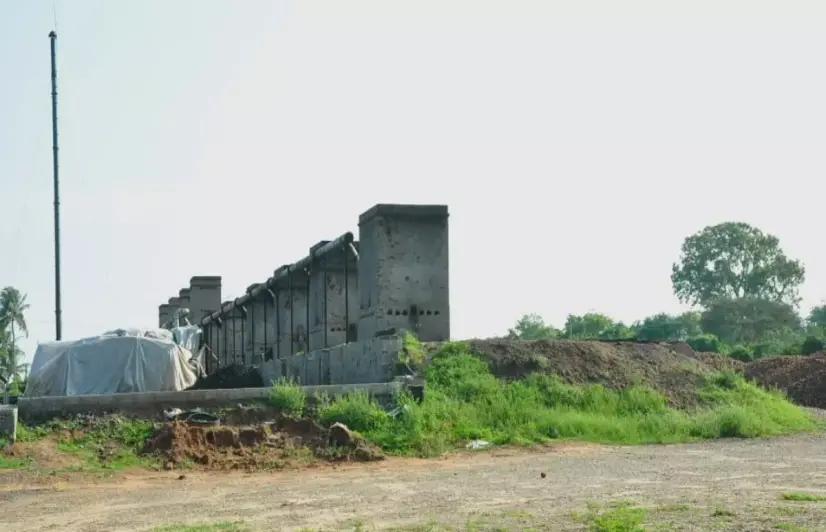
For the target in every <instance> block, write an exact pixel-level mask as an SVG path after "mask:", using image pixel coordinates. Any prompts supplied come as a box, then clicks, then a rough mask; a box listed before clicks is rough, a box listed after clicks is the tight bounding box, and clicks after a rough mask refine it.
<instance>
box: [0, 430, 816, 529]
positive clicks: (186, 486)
mask: <svg viewBox="0 0 826 532" xmlns="http://www.w3.org/2000/svg"><path fill="white" fill-rule="evenodd" d="M181 473H183V474H184V475H185V478H183V479H179V475H180V474H181ZM542 473H544V474H545V478H542V477H543V475H542ZM787 492H799V493H806V494H813V495H822V496H826V434H809V435H802V436H795V437H788V438H777V439H762V440H744V441H739V440H728V441H717V442H710V443H698V444H686V445H671V446H640V447H605V446H592V445H584V444H559V445H556V446H553V447H546V448H541V449H538V448H535V449H532V450H522V449H496V450H493V451H484V452H473V453H460V454H457V455H453V456H450V457H448V458H445V459H441V460H405V459H390V460H387V461H385V462H381V463H376V464H367V465H365V464H357V465H355V464H354V465H345V466H340V467H337V468H333V467H329V466H322V467H317V468H310V469H303V470H293V471H281V472H273V473H254V474H238V473H200V472H198V473H196V472H188V471H183V472H182V471H175V472H158V473H148V472H135V473H126V474H121V475H119V476H118V477H116V478H111V479H106V480H96V479H93V478H88V477H70V479H69V481H68V482H67V481H65V480H63V481H60V480H48V479H47V480H45V481H44V480H43V479H40V480H39V481H33V479H27V478H25V477H20V476H14V475H8V474H0V530H3V531H24V530H66V531H74V530H77V531H80V530H83V531H110V530H152V529H153V528H155V527H157V526H160V525H164V524H169V523H192V522H217V521H232V522H241V523H244V524H245V526H248V527H250V529H256V530H301V529H305V530H307V529H311V530H354V529H355V530H385V529H393V528H396V529H398V528H402V529H405V530H434V529H437V528H436V525H437V524H438V525H440V526H444V527H450V528H452V529H458V530H468V529H472V530H485V529H489V530H502V529H507V530H526V529H535V530H585V529H587V527H588V524H587V521H588V517H587V514H588V513H589V511H590V512H593V511H599V510H597V509H596V506H595V505H600V506H602V507H607V506H610V505H611V504H616V503H618V502H620V501H626V502H627V503H633V504H635V505H636V506H639V507H643V508H647V509H648V516H647V518H646V524H647V526H648V527H649V528H648V529H651V530H710V529H716V530H744V531H745V530H748V531H759V530H826V503H824V502H817V501H811V502H793V501H784V500H782V495H783V493H787ZM589 505H591V509H590V510H588V507H589ZM404 527H406V528H404ZM778 527H779V528H778ZM795 527H798V528H795ZM439 529H441V528H439Z"/></svg>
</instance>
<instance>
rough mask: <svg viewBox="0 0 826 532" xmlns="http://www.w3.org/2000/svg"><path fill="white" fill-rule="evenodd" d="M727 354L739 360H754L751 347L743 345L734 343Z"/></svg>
mask: <svg viewBox="0 0 826 532" xmlns="http://www.w3.org/2000/svg"><path fill="white" fill-rule="evenodd" d="M728 356H730V357H731V358H734V359H736V360H739V361H741V362H751V361H752V360H754V354H753V353H752V352H751V349H749V348H748V347H746V346H743V345H736V346H734V347H732V348H731V351H729V354H728Z"/></svg>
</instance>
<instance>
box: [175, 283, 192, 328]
mask: <svg viewBox="0 0 826 532" xmlns="http://www.w3.org/2000/svg"><path fill="white" fill-rule="evenodd" d="M191 293H192V292H191V290H190V289H189V288H181V289H180V290H179V291H178V305H179V308H182V309H184V308H185V309H187V310H190V311H191V310H192V309H191V308H190V303H191V302H190V294H191ZM189 321H193V317H192V316H191V315H190V316H189Z"/></svg>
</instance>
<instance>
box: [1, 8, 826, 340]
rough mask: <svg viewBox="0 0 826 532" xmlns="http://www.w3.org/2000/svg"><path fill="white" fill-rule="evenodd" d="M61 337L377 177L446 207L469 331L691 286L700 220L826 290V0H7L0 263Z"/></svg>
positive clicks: (649, 303)
mask: <svg viewBox="0 0 826 532" xmlns="http://www.w3.org/2000/svg"><path fill="white" fill-rule="evenodd" d="M55 14H56V16H57V24H58V28H57V29H58V35H59V40H58V54H59V55H58V68H59V83H60V87H59V93H60V134H61V191H62V221H63V223H62V231H63V238H62V244H63V296H64V303H63V311H64V319H63V323H64V325H63V326H64V337H66V338H75V337H80V336H85V335H89V334H96V333H99V332H102V331H103V330H106V329H111V328H114V327H121V326H151V325H154V324H155V323H156V320H157V306H158V305H159V304H160V303H162V302H164V301H166V299H167V298H168V297H170V296H173V295H177V291H178V290H179V289H180V288H182V287H185V286H186V285H187V283H188V280H189V278H190V277H191V276H192V275H198V274H205V275H214V274H217V275H222V276H223V278H224V298H225V299H227V298H230V297H233V296H237V295H239V294H240V293H241V292H242V290H243V289H244V288H245V287H246V286H247V285H249V284H250V283H252V282H256V281H260V280H263V279H264V278H266V277H267V276H268V275H270V274H271V273H272V271H273V269H275V268H277V267H278V266H280V265H282V264H284V263H287V262H292V261H294V260H297V259H298V258H300V257H301V256H303V255H304V254H306V251H307V249H308V248H309V246H311V245H312V244H314V243H315V242H317V241H318V240H322V239H327V238H331V237H335V236H338V235H339V234H341V233H343V232H344V231H346V230H353V231H356V230H357V219H358V215H359V213H361V212H362V211H364V210H366V209H367V208H369V207H370V206H372V205H373V204H375V203H391V202H400V203H445V204H448V205H449V207H450V210H451V220H450V223H451V226H450V231H451V235H450V238H451V257H450V259H451V274H452V275H451V296H452V297H451V307H452V309H451V310H452V321H453V334H454V336H455V337H470V336H489V335H494V334H499V333H502V332H504V331H505V330H506V328H507V327H508V326H511V325H512V324H513V322H515V321H516V319H517V318H518V317H519V316H520V315H521V314H523V313H526V312H538V313H540V314H542V315H543V316H545V317H546V319H547V320H548V321H550V322H552V323H554V324H556V325H561V324H562V323H563V321H564V319H565V316H566V314H567V313H569V312H571V313H582V312H586V311H589V310H596V311H601V312H604V313H607V314H609V315H611V316H613V317H615V318H617V319H622V320H625V321H628V322H630V321H633V320H635V319H638V318H641V317H643V316H645V315H647V314H652V313H655V312H661V311H666V312H673V311H678V310H681V307H680V306H679V305H678V303H677V301H676V299H675V298H674V296H673V295H672V292H671V284H670V279H669V275H670V267H671V263H672V262H673V261H675V260H676V259H677V258H678V255H679V247H680V244H681V242H682V239H683V238H684V237H685V236H687V235H689V234H690V233H693V232H695V231H697V230H700V229H702V228H703V227H704V226H706V225H710V224H714V223H718V222H722V221H727V220H738V221H745V222H748V223H752V224H754V225H756V226H758V227H759V228H761V229H763V230H764V231H767V232H770V233H774V234H776V235H777V236H778V237H779V238H780V240H781V244H782V245H783V247H784V249H785V250H786V251H787V253H788V254H789V255H790V256H792V257H795V258H799V259H801V260H803V261H804V263H805V265H806V268H807V280H806V284H805V285H804V287H803V290H802V295H803V297H804V302H803V308H804V310H805V309H807V308H808V307H810V306H812V305H815V304H818V303H819V302H820V301H821V299H822V298H823V297H826V251H824V246H822V245H821V243H820V239H819V236H820V227H819V226H818V225H817V219H818V218H819V217H818V214H819V212H820V209H821V204H822V201H823V193H822V182H823V176H824V170H826V150H824V146H826V126H824V124H826V103H824V102H825V101H826V100H825V99H824V98H825V97H824V95H826V70H824V68H823V54H824V50H826V31H824V27H826V2H823V1H822V0H819V1H815V0H812V1H800V0H778V1H771V2H769V1H758V0H749V1H745V0H744V1H726V0H716V1H711V0H691V1H674V0H651V1H633V0H626V1H623V2H617V1H616V0H571V1H567V2H561V1H552V0H546V1H533V2H531V1H527V0H525V1H521V0H507V1H505V0H503V1H500V2H491V1H481V0H473V1H470V0H468V1H459V0H415V1H392V0H375V1H362V0H348V1H347V2H342V1H340V0H329V1H314V0H301V2H297V1H296V2H274V1H256V0H244V1H234V2H232V1H229V0H226V1H217V0H214V1H209V0H200V1H196V0H192V1H184V0H176V1H175V2H167V1H163V0H142V1H141V2H112V1H104V0H96V1H92V0H73V1H71V2H67V1H65V0H60V1H56V2H53V1H51V0H45V1H40V0H27V1H26V2H4V3H3V4H2V5H0V126H1V127H0V205H2V207H0V209H1V210H0V212H2V213H3V216H4V219H5V222H4V223H2V224H0V285H14V286H16V287H18V288H19V289H21V290H23V291H24V292H26V293H28V297H29V303H30V304H31V310H30V312H29V322H30V328H31V333H32V334H31V337H30V338H29V340H28V341H26V343H25V344H24V347H25V348H26V349H27V351H28V352H29V354H31V352H33V349H34V346H35V343H36V342H37V341H46V340H50V339H52V338H53V334H54V314H53V311H54V292H53V256H52V253H53V247H52V246H53V240H52V223H53V220H52V191H51V186H52V182H51V136H50V135H51V132H50V103H49V91H50V88H49V42H48V38H47V33H48V32H49V30H51V29H52V25H53V20H54V18H55Z"/></svg>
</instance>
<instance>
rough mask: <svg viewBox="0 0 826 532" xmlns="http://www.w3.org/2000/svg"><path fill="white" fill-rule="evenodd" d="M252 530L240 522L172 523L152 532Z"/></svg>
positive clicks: (240, 531)
mask: <svg viewBox="0 0 826 532" xmlns="http://www.w3.org/2000/svg"><path fill="white" fill-rule="evenodd" d="M250 530H252V529H251V528H249V527H248V526H246V525H244V524H243V523H240V522H235V523H233V522H220V523H193V524H180V523H173V524H168V525H163V526H159V527H155V528H153V529H152V532H249V531H250Z"/></svg>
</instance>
